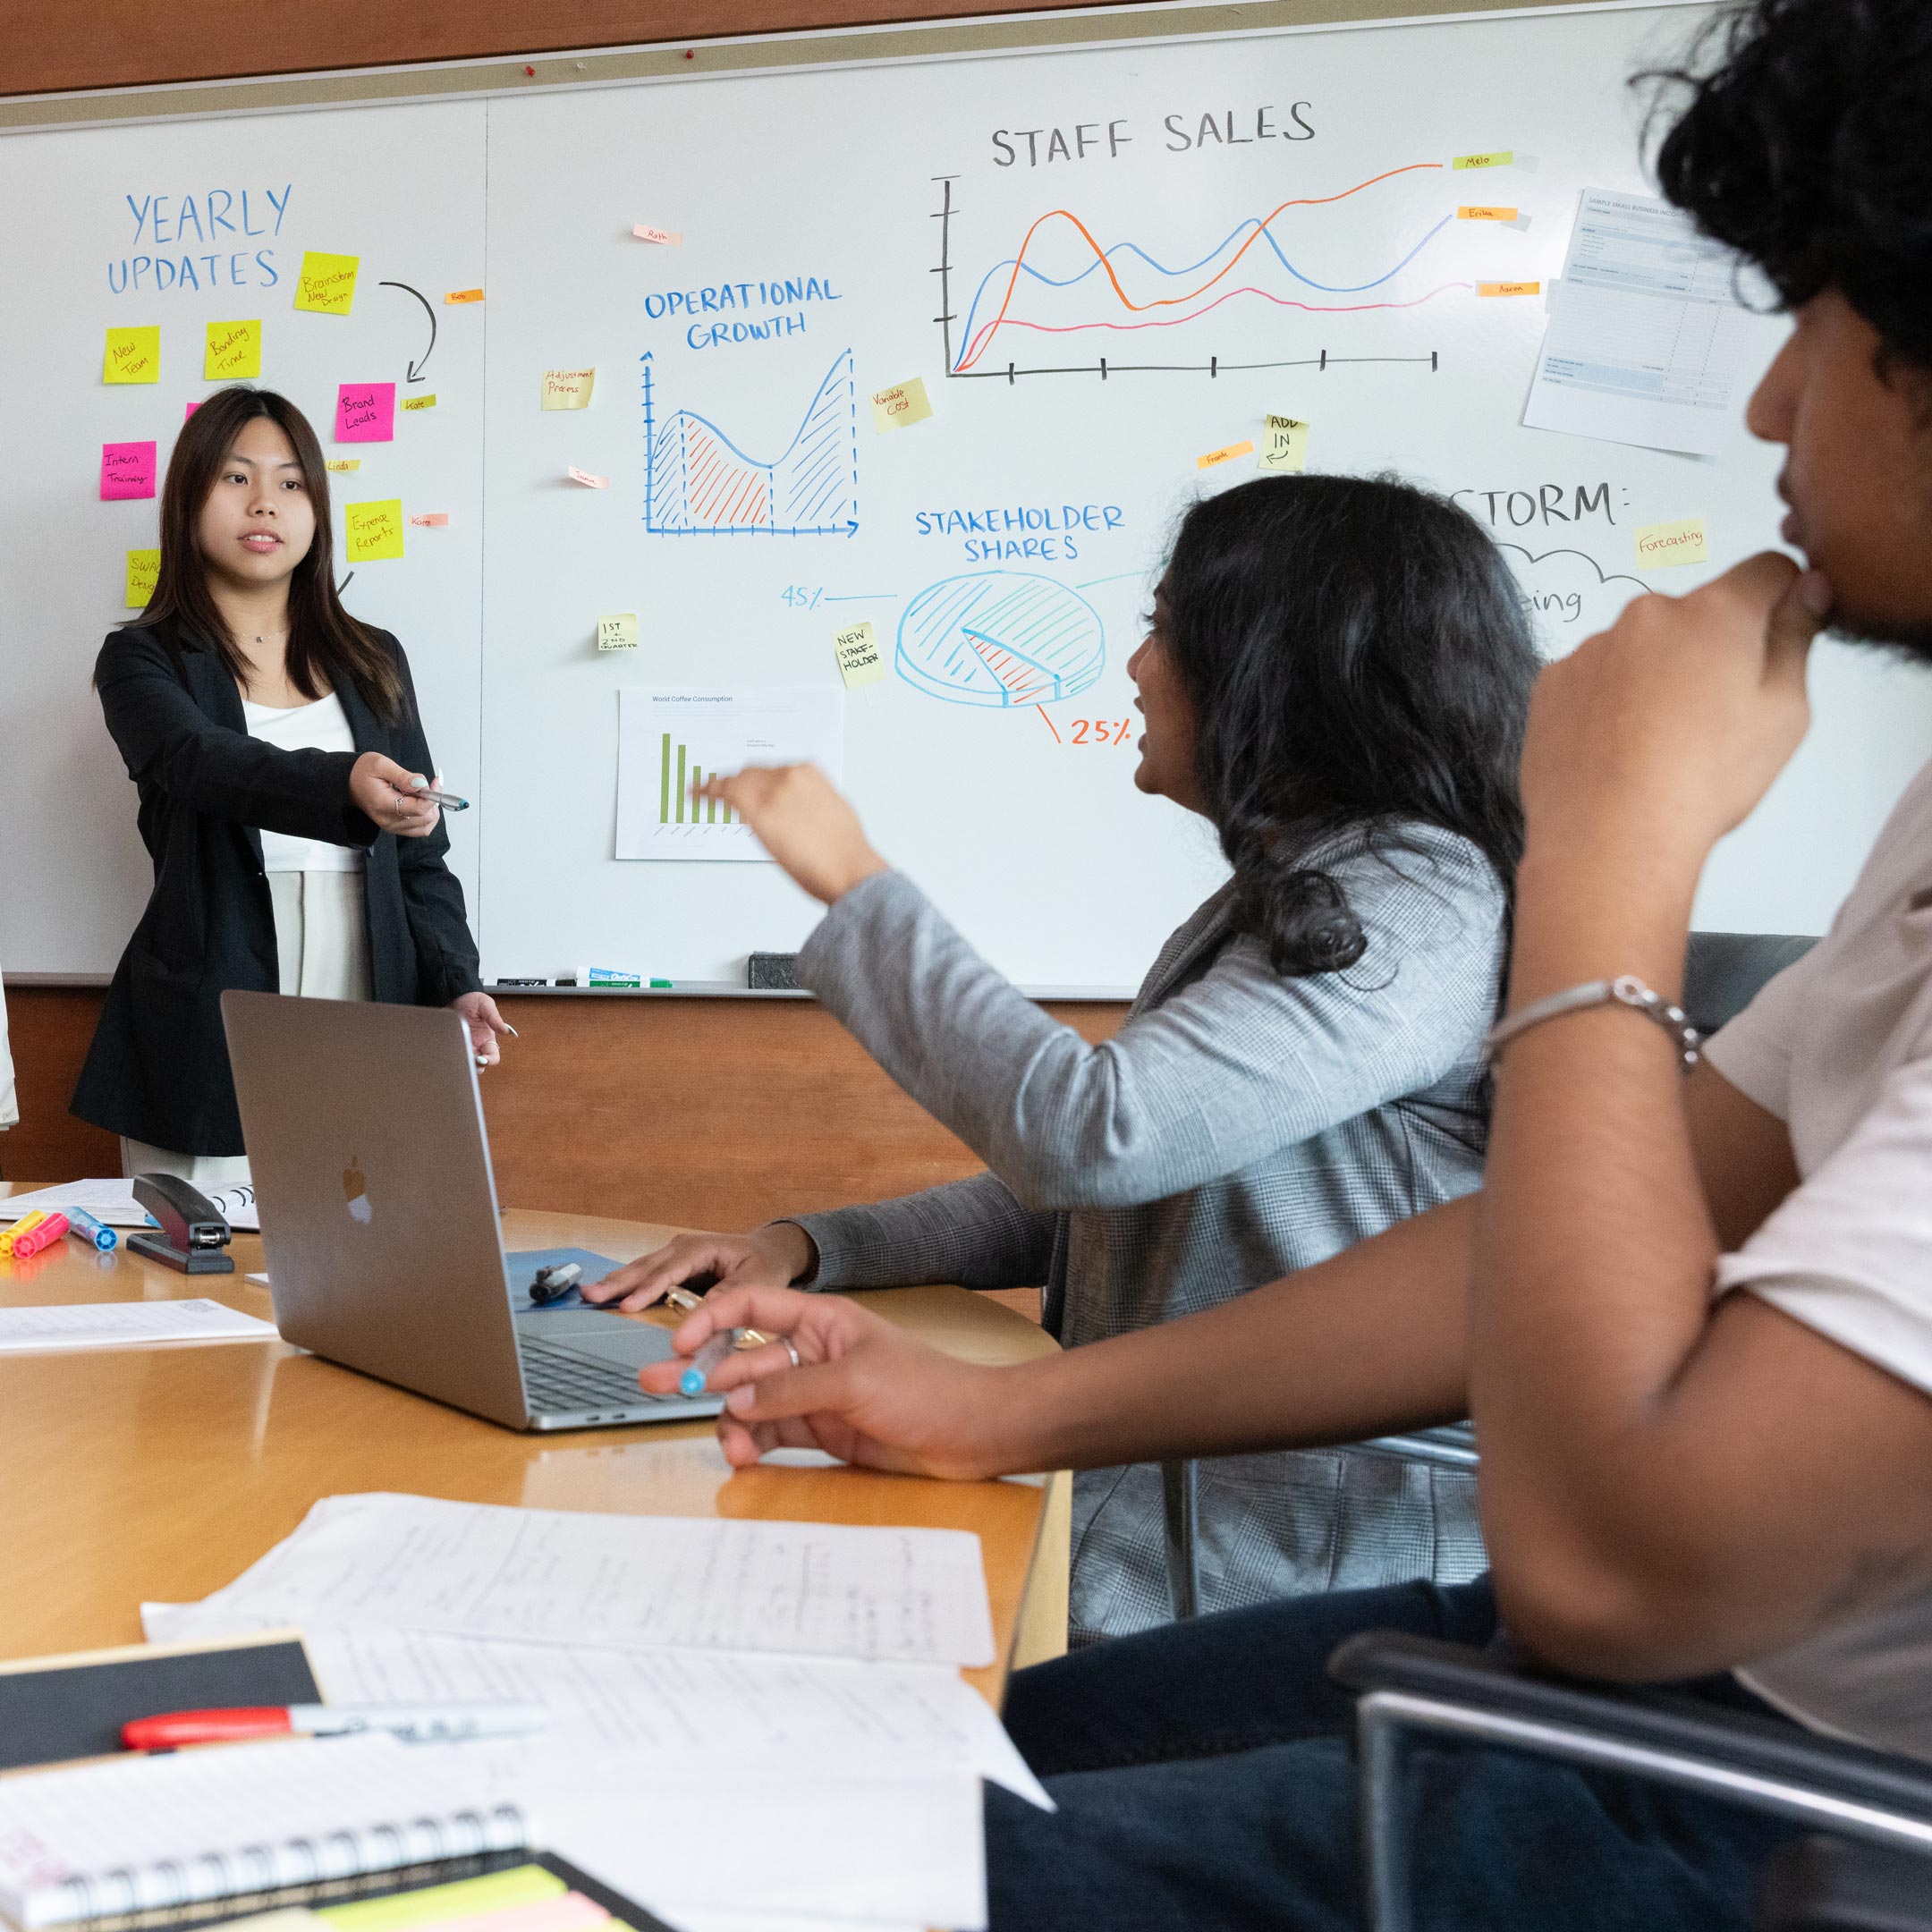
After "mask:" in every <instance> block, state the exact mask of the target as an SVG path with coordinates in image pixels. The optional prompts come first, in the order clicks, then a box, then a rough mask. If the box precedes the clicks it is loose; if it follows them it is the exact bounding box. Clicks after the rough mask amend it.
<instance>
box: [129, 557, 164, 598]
mask: <svg viewBox="0 0 1932 1932" xmlns="http://www.w3.org/2000/svg"><path fill="white" fill-rule="evenodd" d="M160 576H161V553H160V552H159V551H158V550H130V551H129V552H128V554H127V608H128V609H129V610H146V609H147V607H148V598H149V597H152V596H153V595H154V590H155V585H156V584H157V582H158V581H159V580H160Z"/></svg>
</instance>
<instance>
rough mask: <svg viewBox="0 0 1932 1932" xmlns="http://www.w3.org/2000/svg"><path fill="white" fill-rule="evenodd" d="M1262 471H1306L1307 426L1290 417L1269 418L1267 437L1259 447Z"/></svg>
mask: <svg viewBox="0 0 1932 1932" xmlns="http://www.w3.org/2000/svg"><path fill="white" fill-rule="evenodd" d="M1259 467H1260V468H1261V469H1263V470H1306V469H1307V468H1308V425H1307V424H1306V423H1305V422H1298V421H1297V420H1296V419H1294V418H1293V417H1292V416H1270V417H1269V418H1268V419H1267V436H1266V438H1265V439H1264V440H1263V442H1262V445H1261V461H1260V465H1259Z"/></svg>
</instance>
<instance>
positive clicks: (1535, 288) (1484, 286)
mask: <svg viewBox="0 0 1932 1932" xmlns="http://www.w3.org/2000/svg"><path fill="white" fill-rule="evenodd" d="M1476 292H1477V293H1478V294H1479V295H1540V294H1541V293H1542V292H1543V284H1541V283H1540V282H1479V283H1478V284H1476Z"/></svg>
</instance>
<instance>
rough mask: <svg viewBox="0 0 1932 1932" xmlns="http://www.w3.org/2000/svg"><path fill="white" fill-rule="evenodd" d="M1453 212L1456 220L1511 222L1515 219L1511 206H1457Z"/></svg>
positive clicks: (1514, 211)
mask: <svg viewBox="0 0 1932 1932" xmlns="http://www.w3.org/2000/svg"><path fill="white" fill-rule="evenodd" d="M1455 214H1456V219H1457V220H1458V221H1499V222H1513V221H1514V220H1515V219H1516V210H1515V209H1514V208H1458V209H1457V210H1456V211H1455Z"/></svg>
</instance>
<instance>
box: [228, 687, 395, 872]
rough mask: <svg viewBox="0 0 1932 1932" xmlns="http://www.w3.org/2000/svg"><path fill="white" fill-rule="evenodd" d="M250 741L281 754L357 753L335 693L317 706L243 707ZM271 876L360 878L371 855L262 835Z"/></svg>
mask: <svg viewBox="0 0 1932 1932" xmlns="http://www.w3.org/2000/svg"><path fill="white" fill-rule="evenodd" d="M242 715H243V716H245V717H246V718H247V719H248V728H249V736H250V738H259V739H260V740H261V741H262V742H263V743H264V744H272V745H273V746H274V747H275V750H278V751H353V750H355V737H354V734H353V733H352V732H351V731H350V729H349V714H348V713H347V712H346V711H344V710H343V708H342V699H340V698H338V697H337V696H336V695H335V692H334V691H331V692H330V693H329V694H328V696H327V697H326V698H318V699H316V701H315V702H314V703H313V704H305V705H296V706H294V707H293V708H291V709H289V710H280V709H278V708H276V707H275V706H274V705H261V704H250V703H249V701H248V700H247V699H242ZM261 850H262V869H263V870H264V871H265V872H360V871H361V870H362V869H363V867H364V866H365V865H366V864H367V863H368V858H367V855H366V854H365V853H363V852H360V851H358V850H357V849H356V847H354V846H353V845H330V844H327V843H325V842H324V841H323V840H321V839H308V838H291V837H290V836H289V835H287V834H286V833H285V832H264V833H263V834H262V835H261Z"/></svg>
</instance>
